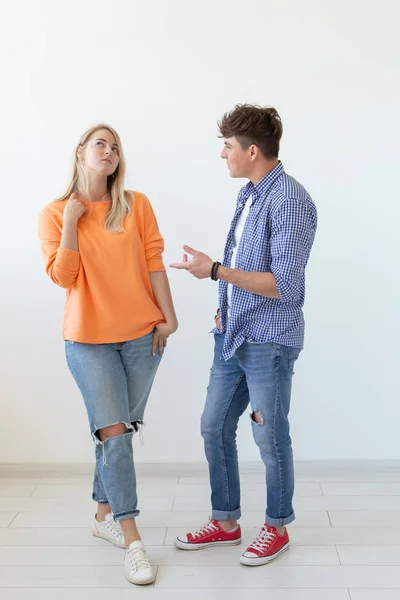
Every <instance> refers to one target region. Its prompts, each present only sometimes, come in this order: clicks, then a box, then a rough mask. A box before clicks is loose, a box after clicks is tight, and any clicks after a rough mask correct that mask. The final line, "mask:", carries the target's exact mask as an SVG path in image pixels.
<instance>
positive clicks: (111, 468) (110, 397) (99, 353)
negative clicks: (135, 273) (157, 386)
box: [65, 332, 161, 520]
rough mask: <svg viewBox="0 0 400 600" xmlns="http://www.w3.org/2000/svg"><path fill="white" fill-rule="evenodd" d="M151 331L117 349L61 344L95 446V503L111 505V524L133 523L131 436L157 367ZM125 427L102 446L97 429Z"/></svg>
mask: <svg viewBox="0 0 400 600" xmlns="http://www.w3.org/2000/svg"><path fill="white" fill-rule="evenodd" d="M152 340H153V332H151V333H149V334H147V335H145V336H143V337H141V338H139V339H136V340H132V341H128V342H122V343H117V344H81V343H79V342H70V341H66V342H65V351H66V357H67V363H68V366H69V368H70V371H71V373H72V375H73V377H74V379H75V381H76V383H77V385H78V387H79V389H80V391H81V393H82V396H83V399H84V402H85V406H86V411H87V414H88V418H89V425H90V431H91V433H92V437H93V440H94V442H95V454H96V468H95V473H94V482H93V496H92V497H93V500H95V501H96V502H100V503H102V504H109V505H110V507H111V510H112V512H113V515H114V519H116V520H123V519H131V518H133V517H137V516H138V515H139V511H138V509H137V503H138V501H137V494H136V476H135V467H134V463H133V448H132V436H133V433H134V432H135V431H137V429H138V427H139V425H141V424H142V423H143V415H144V410H145V407H146V403H147V399H148V397H149V394H150V390H151V387H152V384H153V381H154V377H155V375H156V372H157V369H158V366H159V364H160V360H161V356H160V355H159V353H158V352H156V355H155V356H153V355H152V351H151V350H152ZM117 423H123V424H124V425H125V426H126V428H127V429H128V430H129V431H128V432H127V433H125V434H122V435H116V436H113V437H109V438H108V439H106V440H104V441H101V440H100V438H99V436H98V431H99V429H103V428H104V427H108V426H110V425H115V424H117Z"/></svg>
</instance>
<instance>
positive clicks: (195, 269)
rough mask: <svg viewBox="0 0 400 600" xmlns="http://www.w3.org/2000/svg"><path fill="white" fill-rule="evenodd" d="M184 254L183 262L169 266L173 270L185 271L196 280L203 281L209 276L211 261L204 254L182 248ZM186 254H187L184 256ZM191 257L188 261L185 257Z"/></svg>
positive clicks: (192, 249) (186, 247)
mask: <svg viewBox="0 0 400 600" xmlns="http://www.w3.org/2000/svg"><path fill="white" fill-rule="evenodd" d="M183 249H184V251H185V254H184V255H183V261H182V262H181V263H173V264H172V265H169V266H170V267H172V268H173V269H185V270H186V271H189V273H191V275H194V277H197V279H205V278H206V277H210V276H211V267H212V266H213V262H214V261H213V260H212V258H210V257H209V256H207V254H204V252H199V251H198V250H195V249H194V248H191V247H190V246H183ZM186 253H187V254H186ZM188 254H190V255H191V256H193V258H192V259H190V260H188V257H187V255H188Z"/></svg>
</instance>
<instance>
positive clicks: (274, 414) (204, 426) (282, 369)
mask: <svg viewBox="0 0 400 600" xmlns="http://www.w3.org/2000/svg"><path fill="white" fill-rule="evenodd" d="M224 337H225V335H224V334H216V335H214V338H215V350H214V362H213V366H212V370H211V376H210V383H209V386H208V391H207V400H206V405H205V409H204V412H203V415H202V419H201V433H202V436H203V438H204V446H205V453H206V457H207V461H208V465H209V471H210V484H211V492H212V493H211V503H212V518H213V519H217V520H221V521H223V520H236V519H239V517H240V516H241V509H240V479H239V466H238V455H237V446H236V430H237V426H238V422H239V418H240V417H241V415H242V414H243V413H244V411H245V410H246V408H247V406H248V404H249V403H250V405H251V410H252V411H253V413H252V419H251V424H252V429H253V436H254V440H255V442H256V444H257V446H258V447H259V450H260V454H261V458H262V460H263V462H264V465H265V469H266V483H267V509H266V516H265V522H266V523H268V524H269V525H271V526H274V527H279V526H283V525H287V524H289V523H291V522H292V521H293V520H294V518H295V516H294V512H293V506H292V501H293V491H294V468H293V452H292V442H291V439H290V433H289V420H288V415H289V408H290V394H291V387H292V376H293V367H294V363H295V361H296V360H297V358H298V356H299V354H300V350H299V349H297V348H290V347H288V346H282V345H281V344H275V343H266V344H254V343H249V342H244V343H243V344H242V345H241V346H240V347H239V348H238V349H237V350H236V353H235V355H234V356H233V357H232V358H230V359H229V360H227V361H225V360H224V359H223V358H222V347H223V344H224ZM254 413H258V419H255V414H254ZM257 420H258V421H261V422H259V423H257V422H256V421H257Z"/></svg>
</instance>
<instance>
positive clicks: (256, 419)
mask: <svg viewBox="0 0 400 600" xmlns="http://www.w3.org/2000/svg"><path fill="white" fill-rule="evenodd" d="M250 418H251V420H252V421H253V423H255V424H256V425H264V417H263V416H262V413H261V412H260V411H259V410H253V412H252V413H251V415H250Z"/></svg>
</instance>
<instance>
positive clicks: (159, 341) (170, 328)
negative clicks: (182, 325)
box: [152, 323, 178, 356]
mask: <svg viewBox="0 0 400 600" xmlns="http://www.w3.org/2000/svg"><path fill="white" fill-rule="evenodd" d="M177 329H178V323H159V324H158V325H157V326H156V328H155V331H154V335H153V347H152V354H153V356H155V353H156V351H157V349H158V353H159V354H160V356H162V354H163V352H164V348H165V346H166V345H167V339H168V337H169V336H170V335H172V334H173V333H175V331H176V330H177Z"/></svg>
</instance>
